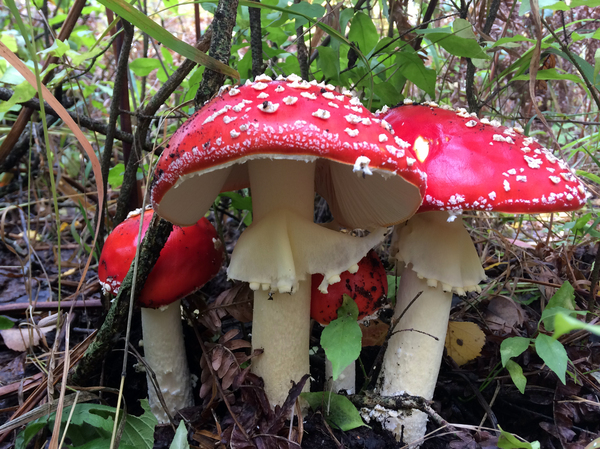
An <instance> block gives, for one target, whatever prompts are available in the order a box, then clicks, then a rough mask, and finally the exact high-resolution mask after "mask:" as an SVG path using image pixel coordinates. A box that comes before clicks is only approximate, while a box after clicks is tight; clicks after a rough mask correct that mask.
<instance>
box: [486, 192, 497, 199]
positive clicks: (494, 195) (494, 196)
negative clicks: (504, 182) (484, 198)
mask: <svg viewBox="0 0 600 449" xmlns="http://www.w3.org/2000/svg"><path fill="white" fill-rule="evenodd" d="M488 196H489V197H490V200H492V201H494V200H495V199H496V192H494V191H491V192H490V193H488Z"/></svg>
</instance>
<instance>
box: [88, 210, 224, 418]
mask: <svg viewBox="0 0 600 449" xmlns="http://www.w3.org/2000/svg"><path fill="white" fill-rule="evenodd" d="M153 213H154V211H153V210H152V209H148V210H146V211H145V212H144V214H143V216H144V223H143V227H142V237H143V236H144V235H145V234H146V231H147V229H148V226H149V224H150V220H151V218H152V214H153ZM141 217H142V214H141V211H140V210H138V211H135V212H132V213H130V214H129V216H128V217H127V219H126V220H125V221H123V222H122V223H121V224H119V225H118V226H117V227H116V228H115V229H114V230H113V232H111V233H110V235H109V236H108V238H107V239H106V242H105V243H104V247H103V249H102V254H101V255H100V263H99V265H98V277H99V278H100V283H101V284H102V288H103V290H104V291H105V292H107V293H112V294H117V293H118V291H119V287H120V286H121V282H122V281H123V279H124V278H125V276H126V275H127V272H128V271H129V267H130V266H131V263H132V262H133V259H134V257H135V251H136V247H137V243H138V232H139V224H140V219H141ZM222 262H223V249H222V247H221V241H220V240H219V238H218V236H217V232H216V230H215V228H214V227H213V226H212V225H211V224H210V222H209V221H208V220H207V219H206V218H201V219H200V220H198V221H197V222H196V223H195V224H193V225H192V226H188V227H185V228H181V227H179V226H174V227H173V231H172V232H171V235H170V236H169V239H168V240H167V243H166V244H165V246H164V248H163V250H162V251H161V253H160V257H159V258H158V260H157V262H156V264H155V265H154V268H153V269H152V271H151V272H150V275H149V276H148V278H147V280H146V283H145V284H144V288H143V289H142V291H141V292H140V294H139V297H138V302H139V305H140V307H141V314H142V334H143V341H144V358H145V359H146V362H147V363H148V366H150V368H151V369H152V371H153V372H154V374H155V376H156V380H157V383H158V385H159V387H160V390H161V393H162V396H163V398H164V400H165V403H166V406H167V408H168V412H169V413H170V414H171V415H173V414H174V413H175V412H176V411H177V410H180V409H182V408H185V407H190V406H192V405H193V403H194V401H193V398H192V387H191V382H190V373H189V369H188V364H187V359H186V355H185V345H184V341H183V328H182V324H181V310H180V302H181V301H180V300H181V298H183V297H185V296H187V295H189V294H190V293H192V292H194V291H196V290H197V289H199V288H200V287H202V286H203V285H204V284H205V283H206V282H208V281H209V280H210V279H211V278H212V277H213V276H215V275H216V274H217V273H218V272H219V269H220V268H221V264H222ZM148 397H149V403H150V408H151V410H152V413H154V416H156V418H157V419H158V422H159V423H161V424H164V423H168V422H169V419H168V415H167V413H166V412H165V410H164V409H163V407H162V405H161V404H160V401H159V400H158V397H157V394H156V390H155V389H154V388H153V386H152V382H151V380H150V377H149V376H148Z"/></svg>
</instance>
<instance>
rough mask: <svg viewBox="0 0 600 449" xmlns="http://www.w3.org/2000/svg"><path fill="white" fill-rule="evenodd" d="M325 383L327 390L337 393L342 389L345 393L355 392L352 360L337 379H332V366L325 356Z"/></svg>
mask: <svg viewBox="0 0 600 449" xmlns="http://www.w3.org/2000/svg"><path fill="white" fill-rule="evenodd" d="M325 379H326V380H325V385H326V388H327V391H331V392H333V393H338V392H339V391H341V390H343V391H344V392H345V393H346V394H354V393H356V364H355V363H354V362H352V363H351V364H350V365H348V366H347V367H346V368H344V371H342V372H341V373H340V375H339V376H338V378H337V379H335V380H333V366H332V365H331V362H330V361H329V359H328V358H325Z"/></svg>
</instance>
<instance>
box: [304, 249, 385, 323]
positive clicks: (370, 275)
mask: <svg viewBox="0 0 600 449" xmlns="http://www.w3.org/2000/svg"><path fill="white" fill-rule="evenodd" d="M340 278H341V281H340V282H337V283H335V284H332V285H330V286H329V289H328V291H327V293H322V292H321V291H319V288H318V286H319V284H320V283H321V282H322V281H323V275H322V274H313V275H312V287H311V290H312V291H311V299H310V317H311V318H313V319H315V320H317V321H318V322H319V323H321V324H323V325H326V324H329V323H331V322H332V321H333V320H335V319H336V318H337V310H338V309H339V308H340V306H341V305H342V302H343V300H344V295H348V296H350V297H351V298H352V299H353V300H354V301H355V302H356V305H357V306H358V312H359V313H358V318H359V319H363V318H364V317H366V316H369V315H372V314H373V313H374V312H375V311H377V310H378V309H379V308H380V307H381V306H382V304H383V301H384V300H385V298H386V297H387V292H388V283H387V275H386V273H385V269H384V268H383V264H382V263H381V260H380V259H379V256H377V253H376V252H375V251H373V250H371V251H369V252H368V253H367V255H366V256H365V257H363V258H362V259H361V261H360V262H358V271H356V272H355V273H350V271H344V272H343V273H342V274H341V275H340Z"/></svg>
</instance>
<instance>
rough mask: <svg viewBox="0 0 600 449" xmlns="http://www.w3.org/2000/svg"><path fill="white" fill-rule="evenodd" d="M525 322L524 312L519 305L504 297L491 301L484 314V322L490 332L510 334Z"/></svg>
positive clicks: (497, 297) (496, 297)
mask: <svg viewBox="0 0 600 449" xmlns="http://www.w3.org/2000/svg"><path fill="white" fill-rule="evenodd" d="M524 320H525V312H524V311H523V309H522V308H521V306H520V305H518V304H516V303H515V302H514V301H513V300H511V299H509V298H505V297H504V296H495V297H494V298H492V299H491V301H490V303H489V304H488V306H487V310H486V312H485V322H486V323H487V325H488V327H489V328H490V329H492V330H497V331H503V332H510V331H511V330H512V329H513V328H514V327H515V326H520V325H522V324H523V322H524Z"/></svg>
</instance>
